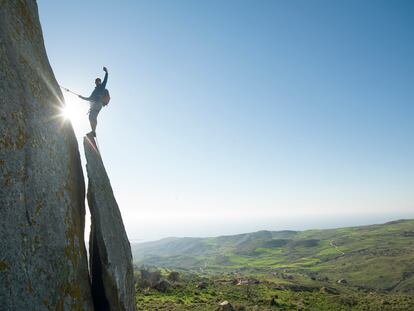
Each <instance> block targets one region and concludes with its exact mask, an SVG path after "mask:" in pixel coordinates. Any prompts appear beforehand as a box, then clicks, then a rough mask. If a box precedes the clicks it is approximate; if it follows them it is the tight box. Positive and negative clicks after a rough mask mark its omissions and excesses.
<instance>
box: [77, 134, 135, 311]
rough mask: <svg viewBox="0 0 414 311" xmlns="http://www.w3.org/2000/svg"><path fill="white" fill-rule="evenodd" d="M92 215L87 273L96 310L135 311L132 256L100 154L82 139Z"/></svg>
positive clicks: (86, 140)
mask: <svg viewBox="0 0 414 311" xmlns="http://www.w3.org/2000/svg"><path fill="white" fill-rule="evenodd" d="M84 149H85V155H86V161H87V164H86V169H87V172H88V180H89V183H88V195H87V196H88V203H89V209H90V211H91V220H92V227H91V235H90V240H89V241H90V245H89V252H90V270H91V277H92V295H93V297H94V301H95V309H96V310H100V311H101V310H103V311H106V310H112V311H114V310H116V311H132V310H135V286H134V272H133V266H132V253H131V246H130V244H129V241H128V237H127V235H126V232H125V228H124V223H123V221H122V217H121V213H120V211H119V208H118V204H117V203H116V200H115V197H114V194H113V192H112V187H111V183H110V181H109V178H108V175H107V173H106V170H105V167H104V164H103V162H102V159H101V156H100V154H99V151H98V150H97V149H96V147H95V145H94V143H93V142H91V141H90V140H89V139H88V138H85V139H84Z"/></svg>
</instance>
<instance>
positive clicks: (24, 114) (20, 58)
mask: <svg viewBox="0 0 414 311" xmlns="http://www.w3.org/2000/svg"><path fill="white" fill-rule="evenodd" d="M63 104H64V103H63V98H62V94H61V92H60V89H59V87H58V84H57V82H56V79H55V77H54V75H53V72H52V69H51V68H50V65H49V61H48V59H47V56H46V51H45V48H44V43H43V37H42V31H41V27H40V22H39V18H38V12H37V5H36V2H35V1H34V0H13V1H9V0H0V309H1V310H7V311H8V310H12V311H16V310H31V311H33V310H93V304H92V295H91V290H90V289H91V287H90V281H89V274H88V264H87V256H86V251H85V245H84V216H85V215H84V214H85V207H84V196H85V189H84V188H85V186H84V179H83V174H82V169H81V163H80V158H79V152H78V144H77V141H76V138H75V135H74V132H73V129H72V127H71V125H70V124H69V123H63V121H62V119H61V118H60V117H58V116H57V115H58V114H59V109H60V108H61V107H62V105H63Z"/></svg>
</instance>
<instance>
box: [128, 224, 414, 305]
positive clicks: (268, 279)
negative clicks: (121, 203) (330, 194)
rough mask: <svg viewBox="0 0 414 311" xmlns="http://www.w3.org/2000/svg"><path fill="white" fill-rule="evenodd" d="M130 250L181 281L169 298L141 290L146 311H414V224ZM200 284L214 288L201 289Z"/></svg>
mask: <svg viewBox="0 0 414 311" xmlns="http://www.w3.org/2000/svg"><path fill="white" fill-rule="evenodd" d="M132 248H133V255H134V260H135V266H136V268H137V269H140V268H142V267H147V268H148V267H150V268H152V269H155V268H158V269H159V268H162V269H163V270H162V271H163V273H164V274H165V275H166V274H167V272H168V271H170V270H175V271H179V272H180V275H181V276H182V279H181V280H180V282H176V283H174V284H172V286H171V288H169V290H168V291H166V292H160V291H157V290H155V289H151V288H148V287H147V288H145V287H142V288H141V287H138V295H137V299H138V300H137V301H138V305H139V307H140V308H141V309H140V310H156V309H152V308H158V310H190V309H192V310H215V309H216V308H217V305H218V303H220V302H221V301H223V300H228V301H229V302H231V303H232V304H234V305H235V306H236V307H237V308H241V310H242V309H243V308H245V310H267V309H269V310H278V309H282V310H300V309H302V310H414V304H413V300H412V298H411V296H413V294H414V220H401V221H395V222H390V223H386V224H382V225H372V226H363V227H352V228H339V229H330V230H307V231H279V232H271V231H259V232H255V233H248V234H240V235H234V236H222V237H216V238H178V239H175V238H169V239H164V240H160V241H157V242H151V243H143V244H138V245H132ZM166 269H167V270H166ZM200 280H204V281H205V282H206V283H208V284H209V287H208V289H206V290H199V289H197V282H201V281H200ZM240 280H242V281H240ZM248 280H255V282H250V281H248ZM137 281H138V283H139V277H137ZM238 283H241V284H239V285H237V284H238ZM247 283H248V285H246V284H247ZM275 297H277V298H275ZM272 298H275V299H274V301H275V305H274V306H270V302H271V301H272ZM162 306H165V308H164V309H162V308H163V307H162ZM160 308H161V309H160ZM203 308H204V309H203ZM246 308H247V309H246ZM255 308H256V309H255ZM243 310H244V309H243Z"/></svg>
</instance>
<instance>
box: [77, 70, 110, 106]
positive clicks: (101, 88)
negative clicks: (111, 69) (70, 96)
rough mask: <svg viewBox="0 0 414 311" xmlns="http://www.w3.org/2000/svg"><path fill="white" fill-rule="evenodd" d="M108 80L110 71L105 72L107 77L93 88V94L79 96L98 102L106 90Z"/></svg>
mask: <svg viewBox="0 0 414 311" xmlns="http://www.w3.org/2000/svg"><path fill="white" fill-rule="evenodd" d="M107 82H108V73H107V72H106V73H105V78H104V80H103V82H102V83H101V84H99V85H98V86H95V89H94V90H93V92H92V94H91V95H90V96H89V97H83V96H79V97H80V98H82V99H84V100H87V101H90V102H98V101H100V100H101V98H102V96H103V95H104V92H105V87H106V83H107Z"/></svg>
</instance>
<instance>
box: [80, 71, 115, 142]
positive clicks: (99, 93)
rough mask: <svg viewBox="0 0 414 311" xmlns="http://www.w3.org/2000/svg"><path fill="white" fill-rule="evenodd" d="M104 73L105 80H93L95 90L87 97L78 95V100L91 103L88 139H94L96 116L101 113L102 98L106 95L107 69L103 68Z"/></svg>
mask: <svg viewBox="0 0 414 311" xmlns="http://www.w3.org/2000/svg"><path fill="white" fill-rule="evenodd" d="M103 71H105V78H104V80H103V82H102V80H101V79H100V78H96V79H95V85H96V86H95V89H94V90H93V92H92V94H91V95H90V96H89V97H83V96H82V95H79V98H82V99H83V100H87V101H89V102H90V103H91V108H90V109H89V122H90V124H91V128H92V131H91V132H89V133H88V134H86V135H87V136H88V137H96V132H95V131H96V125H97V124H98V119H97V118H98V114H99V111H101V109H102V106H103V105H104V102H103V98H104V96H105V94H106V92H107V91H106V90H105V87H106V83H107V82H108V69H106V67H103Z"/></svg>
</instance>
